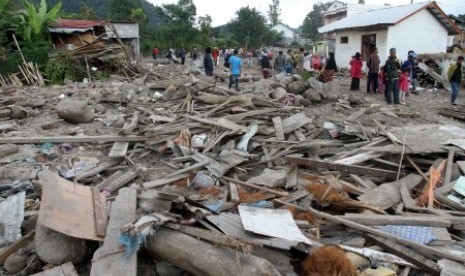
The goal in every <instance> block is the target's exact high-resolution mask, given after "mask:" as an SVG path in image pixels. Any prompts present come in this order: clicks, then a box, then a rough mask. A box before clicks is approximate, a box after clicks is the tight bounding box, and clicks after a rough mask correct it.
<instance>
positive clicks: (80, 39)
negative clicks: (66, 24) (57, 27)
mask: <svg viewBox="0 0 465 276" xmlns="http://www.w3.org/2000/svg"><path fill="white" fill-rule="evenodd" d="M94 39H95V37H94V35H93V34H92V32H90V31H89V32H86V33H72V34H58V33H52V41H53V44H55V49H57V50H66V44H73V45H75V47H76V48H78V47H81V46H84V45H86V43H91V42H92V41H94ZM63 43H64V44H63Z"/></svg>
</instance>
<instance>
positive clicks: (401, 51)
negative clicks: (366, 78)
mask: <svg viewBox="0 0 465 276" xmlns="http://www.w3.org/2000/svg"><path fill="white" fill-rule="evenodd" d="M318 31H319V32H320V33H335V36H336V37H335V54H336V62H337V63H338V65H339V66H341V67H347V66H348V63H349V60H350V58H351V57H352V56H353V55H354V54H355V53H356V52H360V53H361V54H362V58H363V60H366V59H367V57H368V54H369V51H370V48H372V47H377V48H378V52H379V56H380V59H381V64H384V62H385V60H386V57H387V56H388V55H389V49H390V48H396V49H397V56H398V57H399V58H401V59H404V58H406V57H407V53H408V51H409V50H414V51H415V52H416V53H418V54H428V53H441V52H446V49H447V44H448V36H449V35H456V34H459V33H460V31H459V29H458V28H457V26H456V25H455V24H454V23H453V22H452V21H451V20H450V19H449V17H448V16H447V15H446V14H444V12H443V11H442V10H441V8H440V7H439V6H438V5H437V4H436V2H427V3H417V4H412V5H404V6H395V7H385V8H383V9H377V10H372V11H368V12H362V13H358V14H356V15H352V16H348V17H346V18H344V19H341V20H338V21H335V22H333V23H331V24H328V25H326V26H323V27H321V28H319V29H318Z"/></svg>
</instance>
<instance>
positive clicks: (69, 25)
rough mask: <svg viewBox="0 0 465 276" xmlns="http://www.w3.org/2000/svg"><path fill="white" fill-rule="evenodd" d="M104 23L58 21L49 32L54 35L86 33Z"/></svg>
mask: <svg viewBox="0 0 465 276" xmlns="http://www.w3.org/2000/svg"><path fill="white" fill-rule="evenodd" d="M105 23H106V21H105V20H80V19H58V20H57V21H56V22H55V23H54V24H53V25H51V26H50V27H49V30H50V31H51V32H54V33H73V32H87V31H90V30H93V29H94V27H98V26H103V25H105Z"/></svg>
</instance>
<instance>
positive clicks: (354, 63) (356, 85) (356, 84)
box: [349, 52, 363, 91]
mask: <svg viewBox="0 0 465 276" xmlns="http://www.w3.org/2000/svg"><path fill="white" fill-rule="evenodd" d="M349 64H350V76H351V77H352V82H351V84H350V90H351V91H354V90H360V78H361V77H362V67H363V60H362V58H361V54H360V53H359V52H357V53H355V56H353V57H352V59H351V60H350V62H349Z"/></svg>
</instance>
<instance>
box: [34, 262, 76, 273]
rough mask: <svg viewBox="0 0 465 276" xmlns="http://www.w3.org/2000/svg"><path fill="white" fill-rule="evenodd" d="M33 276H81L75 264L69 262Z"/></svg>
mask: <svg viewBox="0 0 465 276" xmlns="http://www.w3.org/2000/svg"><path fill="white" fill-rule="evenodd" d="M32 276H79V274H78V273H77V271H76V269H75V268H74V265H73V263H71V262H69V263H66V264H62V265H59V266H55V267H54V268H52V269H48V270H45V271H42V272H39V273H36V274H32Z"/></svg>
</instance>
